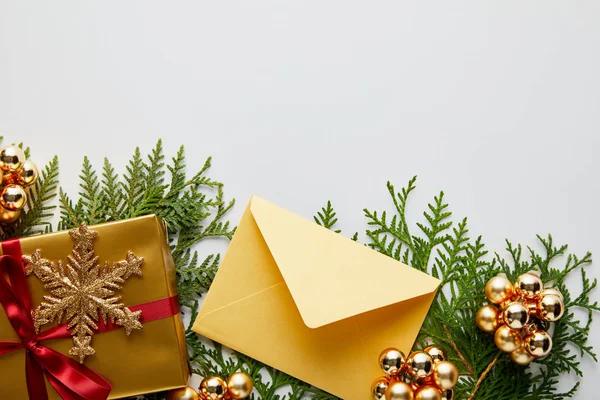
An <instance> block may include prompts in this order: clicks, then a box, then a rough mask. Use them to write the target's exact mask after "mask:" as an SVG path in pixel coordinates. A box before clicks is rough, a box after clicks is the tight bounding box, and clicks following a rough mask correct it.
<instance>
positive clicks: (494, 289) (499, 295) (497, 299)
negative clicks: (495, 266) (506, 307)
mask: <svg viewBox="0 0 600 400" xmlns="http://www.w3.org/2000/svg"><path fill="white" fill-rule="evenodd" d="M512 295H513V285H512V283H510V281H509V280H508V278H507V277H505V276H502V275H498V276H495V277H493V278H492V279H490V280H489V281H487V283H486V284H485V296H486V297H487V298H488V300H489V301H491V302H492V303H494V304H500V303H504V302H505V301H506V300H508V299H510V298H511V296H512Z"/></svg>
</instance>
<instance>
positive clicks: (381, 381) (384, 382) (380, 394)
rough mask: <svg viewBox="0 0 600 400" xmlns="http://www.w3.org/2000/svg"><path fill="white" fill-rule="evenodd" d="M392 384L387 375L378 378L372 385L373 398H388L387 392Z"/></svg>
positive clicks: (383, 399) (382, 399) (378, 399)
mask: <svg viewBox="0 0 600 400" xmlns="http://www.w3.org/2000/svg"><path fill="white" fill-rule="evenodd" d="M389 385H390V382H389V381H388V379H387V378H386V377H385V376H382V377H381V378H377V379H376V380H375V382H373V384H372V385H371V395H372V396H373V400H386V398H385V392H386V390H387V388H388V386H389Z"/></svg>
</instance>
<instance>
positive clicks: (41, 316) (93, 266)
mask: <svg viewBox="0 0 600 400" xmlns="http://www.w3.org/2000/svg"><path fill="white" fill-rule="evenodd" d="M69 235H70V236H71V237H72V238H73V242H74V246H73V250H72V256H70V257H68V261H69V262H68V264H67V265H66V266H65V265H63V263H62V261H59V262H58V265H56V264H54V263H53V262H52V261H50V260H47V259H44V258H42V251H41V250H39V249H38V250H36V251H35V252H34V253H33V254H32V255H31V256H23V260H24V261H25V266H26V268H27V270H26V273H27V275H29V274H31V273H33V274H35V275H36V276H37V277H38V278H39V279H40V280H41V281H42V282H43V283H44V287H45V288H46V289H49V290H51V291H52V292H51V293H52V294H51V295H49V296H45V297H44V301H43V302H42V303H41V304H40V305H39V307H38V308H37V309H36V310H35V312H34V314H33V315H34V323H35V329H36V332H39V331H40V328H41V327H42V326H43V325H46V324H48V323H50V322H57V323H59V324H61V323H63V322H69V323H68V325H67V329H71V335H73V343H74V344H75V346H73V348H72V349H71V350H70V351H69V354H70V355H72V356H76V357H78V358H79V362H80V363H83V361H84V360H85V358H86V357H87V356H91V355H94V354H95V353H96V352H95V350H94V349H93V348H92V346H91V345H90V344H91V340H92V336H93V335H94V331H95V330H97V329H98V324H97V321H98V318H102V320H103V322H104V324H107V323H108V321H110V322H111V323H113V324H117V325H121V326H122V327H123V328H125V333H126V334H127V335H129V334H130V333H131V332H132V331H133V330H135V329H142V324H141V323H140V322H139V319H140V316H141V314H142V312H141V311H135V312H132V311H131V310H130V309H129V308H127V307H125V306H124V305H123V304H122V303H120V302H119V298H118V297H114V294H115V290H119V289H121V288H122V286H123V283H124V282H125V280H127V279H128V278H129V277H130V276H131V275H138V276H141V275H142V271H141V266H142V263H143V262H144V259H143V258H141V257H136V256H135V254H133V253H132V252H128V253H127V257H126V259H125V260H124V261H120V262H117V263H112V265H109V264H108V262H106V263H105V264H104V265H103V266H100V265H99V264H98V257H97V256H96V254H95V253H94V244H93V240H94V239H95V238H96V237H97V236H98V232H96V231H93V230H91V229H88V228H87V226H86V225H85V224H81V226H80V227H79V228H77V229H72V230H70V231H69Z"/></svg>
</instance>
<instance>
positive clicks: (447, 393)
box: [442, 388, 456, 400]
mask: <svg viewBox="0 0 600 400" xmlns="http://www.w3.org/2000/svg"><path fill="white" fill-rule="evenodd" d="M454 396H456V392H455V391H454V388H451V389H446V390H443V391H442V400H454Z"/></svg>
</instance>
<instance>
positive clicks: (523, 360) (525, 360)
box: [510, 347, 534, 365]
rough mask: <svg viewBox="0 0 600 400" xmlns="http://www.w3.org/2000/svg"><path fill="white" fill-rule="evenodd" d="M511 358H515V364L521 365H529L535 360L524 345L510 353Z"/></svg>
mask: <svg viewBox="0 0 600 400" xmlns="http://www.w3.org/2000/svg"><path fill="white" fill-rule="evenodd" d="M510 359H511V360H513V362H514V363H515V364H519V365H529V364H530V363H531V362H532V361H533V360H534V358H533V356H532V355H531V354H529V353H528V352H527V350H525V349H524V348H523V347H520V348H518V349H517V350H515V351H513V352H512V353H510Z"/></svg>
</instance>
